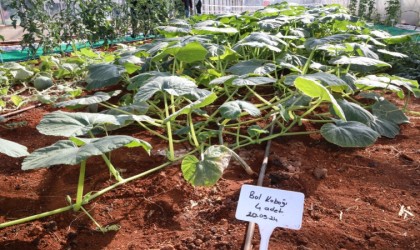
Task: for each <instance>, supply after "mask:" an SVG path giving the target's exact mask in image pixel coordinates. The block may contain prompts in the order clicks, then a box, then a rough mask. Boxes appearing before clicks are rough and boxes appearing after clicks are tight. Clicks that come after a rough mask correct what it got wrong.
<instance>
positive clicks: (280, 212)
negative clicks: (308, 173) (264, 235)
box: [236, 185, 305, 230]
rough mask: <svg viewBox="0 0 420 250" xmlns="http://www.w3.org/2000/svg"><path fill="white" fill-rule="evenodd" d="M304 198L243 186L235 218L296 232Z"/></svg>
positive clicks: (299, 222) (263, 188)
mask: <svg viewBox="0 0 420 250" xmlns="http://www.w3.org/2000/svg"><path fill="white" fill-rule="evenodd" d="M304 198H305V197H304V194H303V193H298V192H292V191H286V190H280V189H274V188H265V187H259V186H252V185H243V186H242V188H241V194H240V196H239V201H238V207H237V209H236V218H237V219H239V220H245V221H251V222H255V223H257V224H259V225H264V224H271V225H273V226H275V227H283V228H290V229H296V230H297V229H300V227H301V225H302V215H303V204H304Z"/></svg>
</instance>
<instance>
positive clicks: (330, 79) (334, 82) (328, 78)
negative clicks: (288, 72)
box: [304, 72, 351, 92]
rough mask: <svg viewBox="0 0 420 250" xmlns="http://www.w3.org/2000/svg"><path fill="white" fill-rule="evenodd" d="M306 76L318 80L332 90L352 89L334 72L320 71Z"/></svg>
mask: <svg viewBox="0 0 420 250" xmlns="http://www.w3.org/2000/svg"><path fill="white" fill-rule="evenodd" d="M304 77H305V78H308V79H312V80H318V81H320V82H321V83H322V85H324V86H325V87H329V88H331V90H333V91H336V92H343V91H349V90H351V88H350V86H349V85H348V84H347V83H346V82H345V81H343V80H342V79H340V78H338V77H337V76H336V75H333V74H329V73H324V72H318V73H314V74H307V75H305V76H304Z"/></svg>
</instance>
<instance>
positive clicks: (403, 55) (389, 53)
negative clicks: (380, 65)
mask: <svg viewBox="0 0 420 250" xmlns="http://www.w3.org/2000/svg"><path fill="white" fill-rule="evenodd" d="M378 52H379V53H382V54H385V55H389V56H392V57H396V58H407V57H408V56H407V55H406V54H403V53H399V52H395V51H389V50H385V49H378Z"/></svg>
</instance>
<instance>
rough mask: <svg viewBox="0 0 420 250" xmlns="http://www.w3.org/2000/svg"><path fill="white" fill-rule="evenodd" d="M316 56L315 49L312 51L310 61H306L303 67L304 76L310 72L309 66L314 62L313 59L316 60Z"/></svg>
mask: <svg viewBox="0 0 420 250" xmlns="http://www.w3.org/2000/svg"><path fill="white" fill-rule="evenodd" d="M314 55H315V49H313V50H312V51H311V54H310V55H309V57H308V60H307V61H306V63H305V66H304V67H303V70H302V75H306V73H307V72H308V69H309V66H310V65H311V61H312V58H314Z"/></svg>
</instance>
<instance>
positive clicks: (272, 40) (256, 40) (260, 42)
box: [233, 32, 287, 52]
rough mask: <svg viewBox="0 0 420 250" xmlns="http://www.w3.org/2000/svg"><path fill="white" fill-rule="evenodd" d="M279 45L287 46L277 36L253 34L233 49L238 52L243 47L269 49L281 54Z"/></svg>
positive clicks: (260, 33) (262, 33) (261, 33)
mask: <svg viewBox="0 0 420 250" xmlns="http://www.w3.org/2000/svg"><path fill="white" fill-rule="evenodd" d="M279 44H282V45H284V46H287V43H286V42H284V41H283V40H282V39H280V38H279V37H277V36H273V35H270V34H268V33H264V32H252V33H251V34H249V35H248V36H247V37H245V38H243V39H242V40H240V41H239V42H238V43H236V45H235V46H234V47H233V49H234V50H236V51H238V50H239V48H240V47H242V46H249V47H255V48H268V49H269V50H271V51H275V52H280V51H281V49H280V48H279V47H278V46H279Z"/></svg>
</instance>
